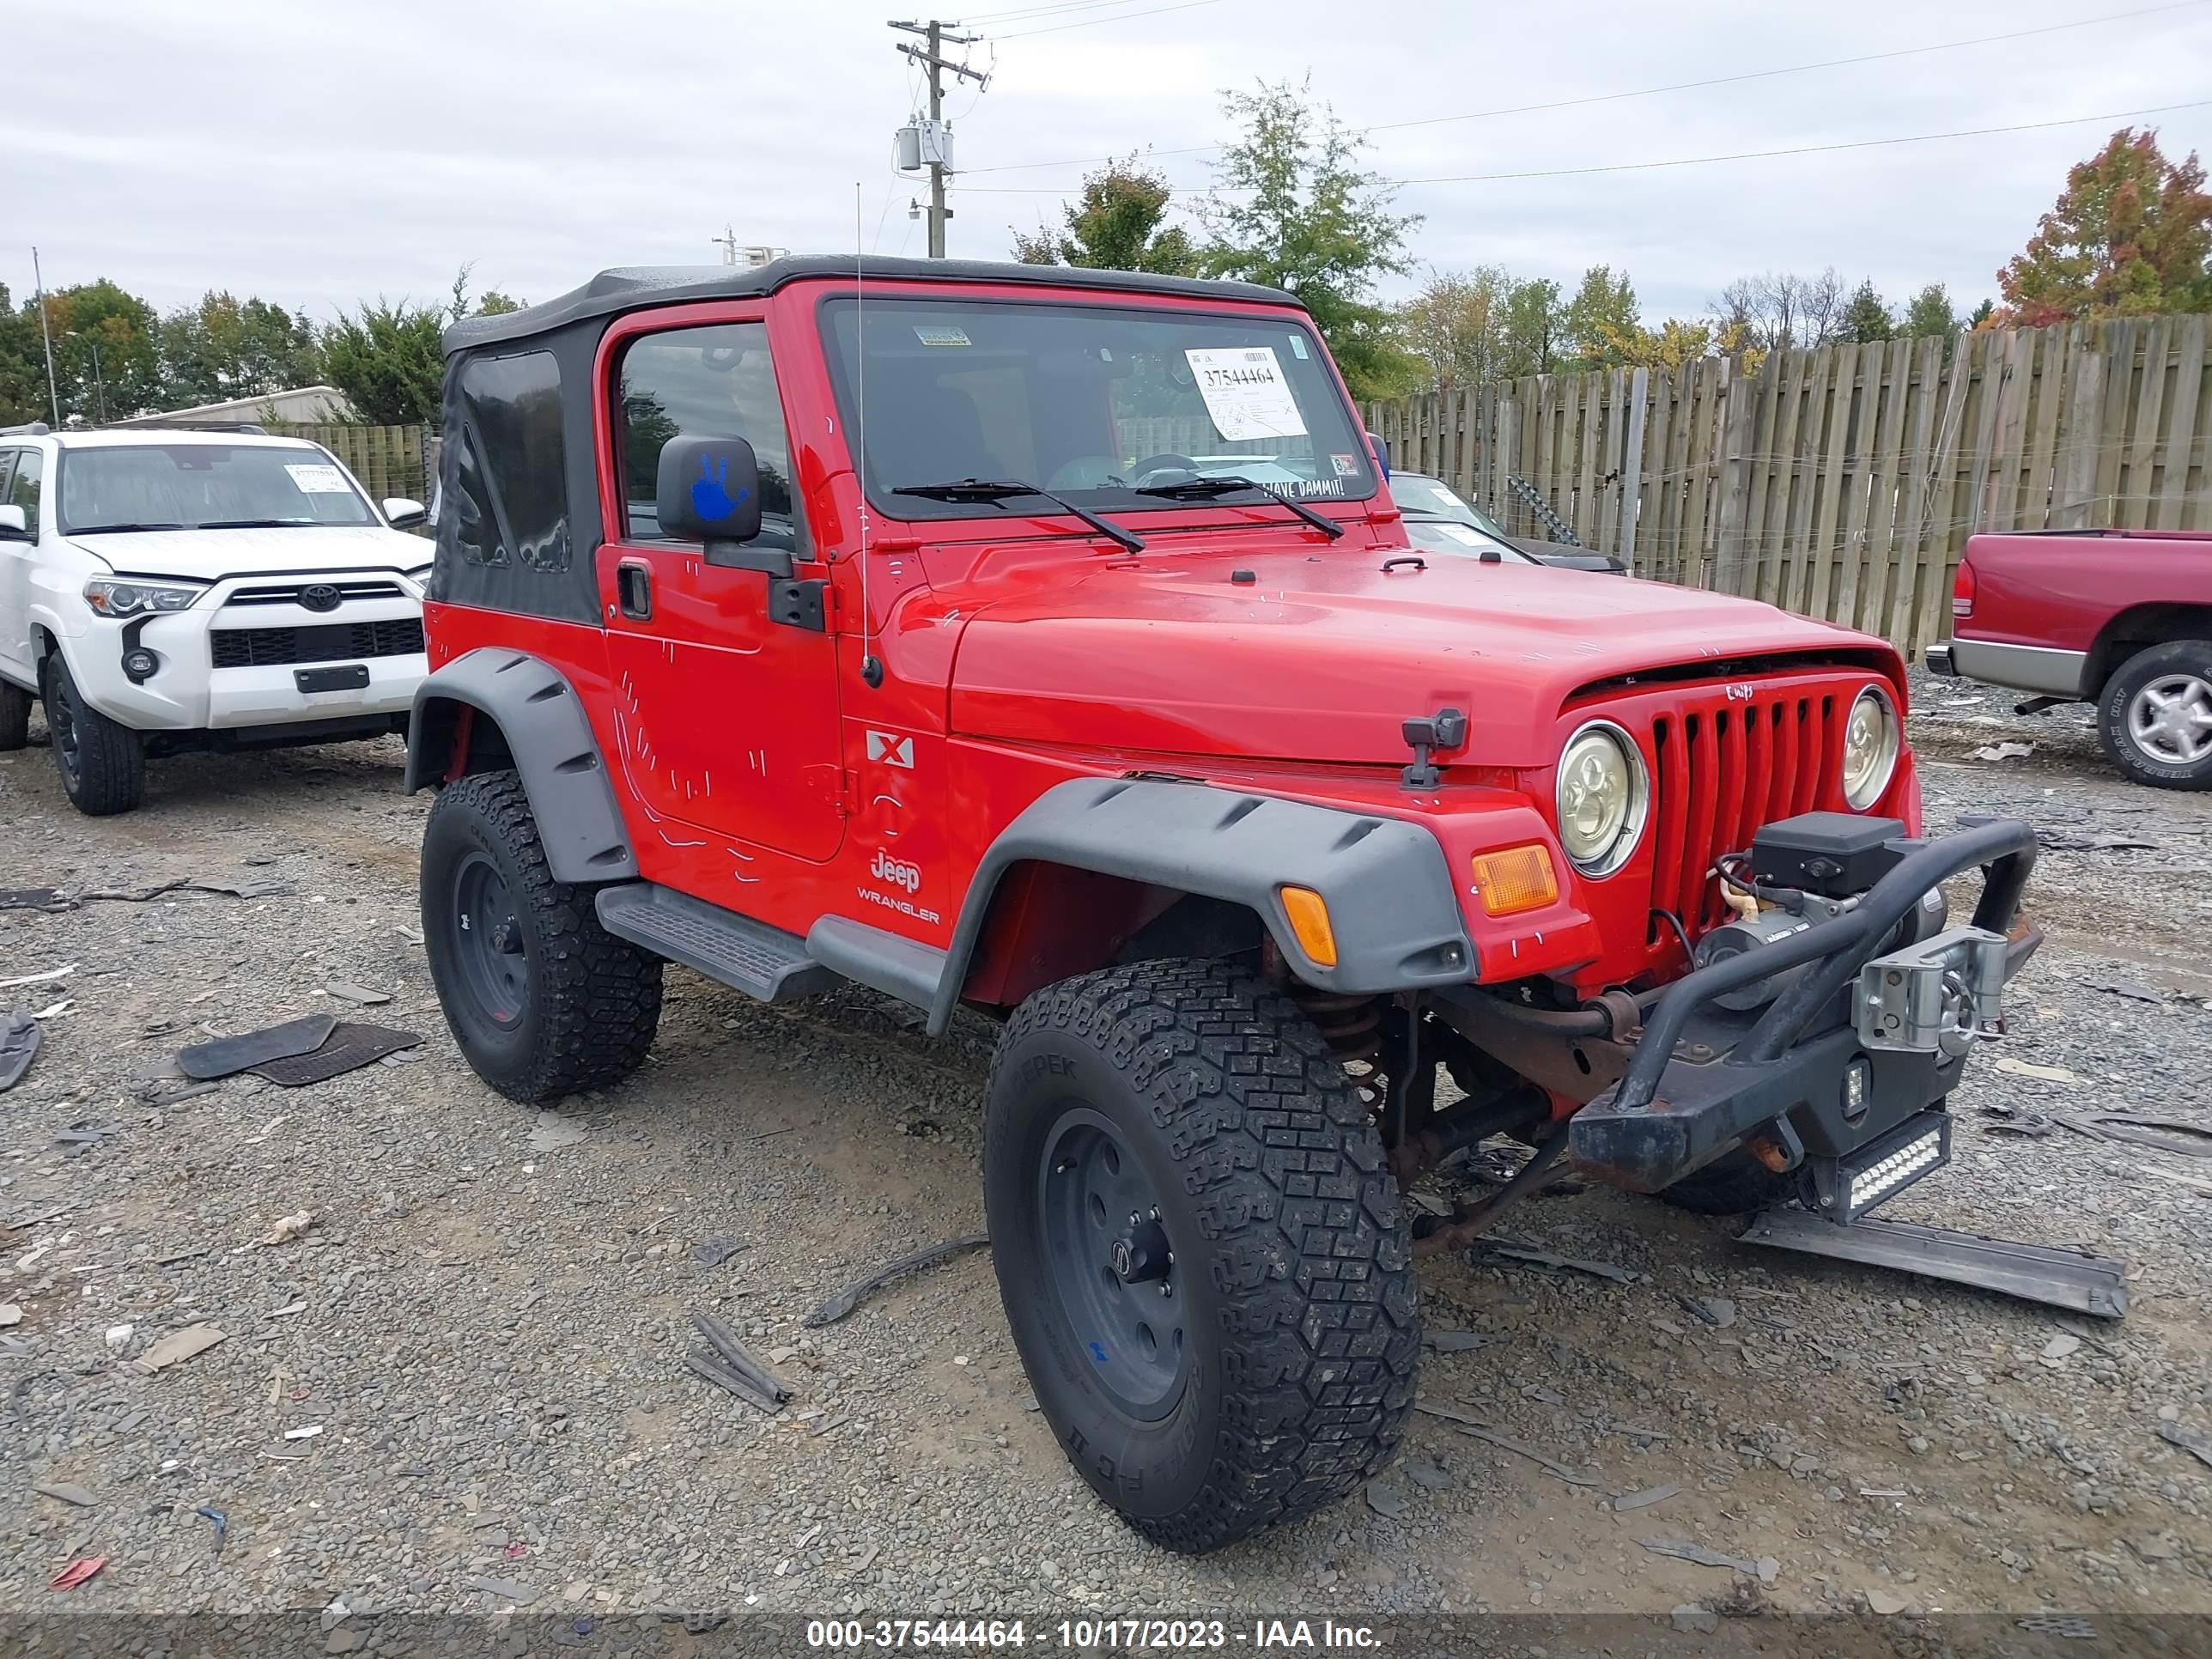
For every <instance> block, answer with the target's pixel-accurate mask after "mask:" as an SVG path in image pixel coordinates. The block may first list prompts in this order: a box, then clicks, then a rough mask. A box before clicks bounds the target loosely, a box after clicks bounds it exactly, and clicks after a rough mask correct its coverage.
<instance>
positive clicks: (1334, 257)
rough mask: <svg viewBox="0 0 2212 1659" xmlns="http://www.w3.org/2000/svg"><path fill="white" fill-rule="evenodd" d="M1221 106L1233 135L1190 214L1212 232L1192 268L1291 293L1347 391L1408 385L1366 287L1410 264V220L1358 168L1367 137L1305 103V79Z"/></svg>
mask: <svg viewBox="0 0 2212 1659" xmlns="http://www.w3.org/2000/svg"><path fill="white" fill-rule="evenodd" d="M1222 108H1223V111H1224V112H1225V113H1226V114H1227V115H1228V116H1229V118H1231V120H1232V121H1234V122H1236V123H1237V125H1238V127H1239V128H1240V129H1241V130H1242V131H1241V133H1240V136H1239V137H1237V140H1236V142H1235V143H1231V144H1230V145H1229V146H1228V148H1227V149H1226V150H1225V153H1224V155H1223V156H1222V159H1221V161H1220V162H1219V163H1218V166H1217V168H1216V172H1217V173H1218V180H1217V188H1216V190H1215V191H1214V193H1213V194H1212V196H1210V197H1207V199H1206V201H1205V202H1204V203H1203V204H1201V205H1200V208H1199V210H1198V211H1199V218H1200V222H1201V223H1202V224H1203V225H1204V227H1205V228H1206V232H1207V234H1208V235H1209V236H1210V237H1211V240H1210V241H1209V242H1208V243H1207V245H1206V247H1204V248H1203V249H1202V250H1200V254H1199V261H1200V270H1203V271H1204V272H1205V274H1206V275H1207V276H1233V277H1238V278H1242V279H1243V281H1246V282H1251V283H1266V284H1267V285H1268V286H1270V287H1273V288H1279V289H1286V290H1288V291H1289V292H1290V293H1291V294H1293V295H1297V298H1298V300H1299V301H1300V302H1301V303H1303V304H1304V306H1305V307H1306V309H1307V310H1309V311H1310V312H1311V313H1313V318H1314V321H1315V322H1316V323H1317V324H1318V325H1320V327H1321V331H1322V334H1323V335H1324V336H1326V337H1327V338H1328V344H1329V349H1330V351H1331V352H1332V353H1334V356H1335V357H1336V361H1337V366H1338V367H1339V368H1341V369H1342V370H1343V371H1344V378H1345V380H1346V383H1347V384H1348V385H1349V386H1351V388H1352V395H1353V396H1355V397H1357V398H1380V397H1389V396H1390V395H1392V394H1393V393H1395V392H1399V391H1401V390H1403V389H1405V388H1407V386H1411V385H1412V384H1413V382H1414V381H1415V380H1417V379H1418V377H1419V364H1418V362H1417V361H1416V360H1415V359H1414V358H1413V356H1412V354H1411V353H1409V352H1408V351H1407V350H1406V349H1405V348H1404V347H1403V346H1402V345H1401V344H1400V343H1399V342H1398V339H1397V337H1396V334H1395V330H1394V328H1393V325H1392V323H1393V319H1392V317H1391V314H1390V313H1389V311H1388V310H1386V309H1385V308H1384V307H1383V306H1381V305H1379V304H1378V303H1376V299H1375V286H1376V282H1377V280H1378V279H1379V278H1381V277H1383V276H1395V275H1399V274H1401V273H1403V272H1404V271H1406V270H1408V269H1409V268H1410V266H1411V261H1410V259H1409V258H1407V252H1406V238H1407V234H1408V233H1409V232H1410V231H1412V230H1413V228H1414V227H1415V226H1417V225H1419V223H1420V217H1419V215H1417V214H1400V213H1395V212H1393V211H1392V210H1391V206H1390V204H1391V201H1392V198H1393V197H1394V195H1395V191H1394V189H1393V187H1392V186H1391V185H1389V183H1388V182H1387V181H1386V180H1385V179H1383V178H1382V177H1381V176H1380V175H1379V174H1377V173H1370V172H1365V171H1363V170H1362V169H1361V168H1360V167H1359V166H1358V155H1359V152H1360V150H1361V149H1364V147H1365V143H1366V141H1365V140H1364V139H1363V138H1361V137H1359V136H1358V135H1357V134H1355V133H1352V132H1348V131H1346V130H1345V128H1344V126H1343V125H1341V124H1340V122H1339V121H1338V120H1337V118H1336V117H1335V115H1334V113H1333V112H1331V111H1330V110H1329V109H1328V106H1326V105H1323V106H1320V107H1318V108H1316V106H1315V105H1314V103H1313V102H1312V100H1311V98H1310V93H1309V91H1308V88H1307V86H1306V84H1305V83H1304V82H1301V83H1299V84H1297V85H1296V86H1293V85H1291V83H1290V82H1279V83H1270V82H1264V81H1263V82H1260V84H1259V89H1258V90H1257V91H1255V92H1227V93H1224V94H1222Z"/></svg>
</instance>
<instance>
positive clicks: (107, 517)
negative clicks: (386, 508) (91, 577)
mask: <svg viewBox="0 0 2212 1659" xmlns="http://www.w3.org/2000/svg"><path fill="white" fill-rule="evenodd" d="M60 494H61V515H62V529H63V531H64V533H66V534H70V535H77V536H84V535H90V534H93V533H94V532H99V531H101V530H107V529H120V528H125V527H128V528H131V529H144V530H199V529H205V528H210V527H212V526H223V525H244V526H262V525H283V526H290V525H362V524H374V523H375V522H376V521H377V520H376V515H375V513H374V512H373V511H372V510H371V509H370V507H369V505H368V502H367V501H364V500H362V495H361V492H360V491H359V490H357V489H355V488H354V486H353V483H352V481H351V480H350V479H349V478H348V477H346V475H345V470H344V469H343V467H341V466H339V465H337V463H335V462H334V461H332V460H331V458H330V457H329V456H328V455H326V454H325V453H323V452H322V451H321V450H319V449H311V448H309V447H307V446H306V445H301V446H300V447H296V448H295V447H292V446H290V445H283V444H131V445H129V446H127V447H125V446H114V447H110V446H107V445H101V446H100V447H96V448H95V447H86V448H83V449H68V450H64V452H63V453H62V461H61V489H60Z"/></svg>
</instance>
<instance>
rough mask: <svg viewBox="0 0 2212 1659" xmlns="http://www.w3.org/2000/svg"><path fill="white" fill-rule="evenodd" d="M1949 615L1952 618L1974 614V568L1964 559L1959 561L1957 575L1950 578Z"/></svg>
mask: <svg viewBox="0 0 2212 1659" xmlns="http://www.w3.org/2000/svg"><path fill="white" fill-rule="evenodd" d="M1951 614H1952V615H1953V616H1954V617H1971V616H1972V615H1973V614H1974V567H1973V566H1972V565H1970V564H1968V563H1967V562H1966V561H1965V560H1964V559H1961V560H1960V561H1959V574H1957V575H1955V576H1954V577H1952V578H1951Z"/></svg>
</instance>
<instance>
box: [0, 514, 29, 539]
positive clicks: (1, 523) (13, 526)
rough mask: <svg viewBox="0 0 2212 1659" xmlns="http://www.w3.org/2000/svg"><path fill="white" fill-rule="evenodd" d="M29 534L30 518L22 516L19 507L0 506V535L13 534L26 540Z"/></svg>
mask: <svg viewBox="0 0 2212 1659" xmlns="http://www.w3.org/2000/svg"><path fill="white" fill-rule="evenodd" d="M30 534H31V525H30V520H27V519H26V518H25V517H24V516H23V509H22V508H21V507H0V536H13V537H15V538H19V539H21V540H28V539H29V538H30Z"/></svg>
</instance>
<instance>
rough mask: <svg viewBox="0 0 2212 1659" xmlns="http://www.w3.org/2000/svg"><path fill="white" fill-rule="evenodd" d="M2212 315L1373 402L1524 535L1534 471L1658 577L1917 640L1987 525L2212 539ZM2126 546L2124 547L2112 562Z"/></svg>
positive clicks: (1408, 449)
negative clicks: (1966, 550)
mask: <svg viewBox="0 0 2212 1659" xmlns="http://www.w3.org/2000/svg"><path fill="white" fill-rule="evenodd" d="M2208 320H2212V319H2206V318H2204V317H2202V316H2197V317H2162V318H2157V319H2140V320H2130V321H2125V322H2108V323H2087V324H2084V323H2077V324H2073V325H2067V326H2063V327H2058V328H2047V329H2015V330H2005V331H1994V332H1989V333H1982V334H1967V335H1951V336H1931V337H1928V338H1924V339H1917V340H1887V341H1878V342H1875V343H1870V344H1866V345H1833V346H1824V347H1820V348H1819V349H1812V350H1799V351H1780V352H1775V353H1772V354H1771V355H1770V356H1767V357H1766V359H1765V362H1762V363H1761V364H1760V365H1759V368H1758V369H1757V371H1756V372H1755V373H1753V372H1747V370H1746V368H1745V367H1744V365H1743V363H1742V362H1741V361H1740V360H1738V359H1735V358H1719V357H1709V358H1703V359H1699V360H1698V361H1696V362H1691V363H1689V364H1686V366H1685V367H1684V368H1681V369H1680V370H1679V371H1673V372H1670V371H1668V370H1665V369H1642V368H1638V369H1600V370H1595V371H1592V372H1589V373H1584V374H1542V375H1531V376H1528V377H1527V378H1524V379H1522V380H1513V381H1504V382H1498V383H1495V384H1492V385H1486V386H1474V387H1467V388H1460V389H1456V390H1454V391H1450V392H1430V393H1427V394H1425V395H1423V396H1420V397H1417V398H1409V399H1406V400H1403V401H1400V402H1395V403H1387V404H1375V405H1373V406H1371V407H1370V410H1369V411H1368V420H1369V424H1370V426H1372V427H1373V428H1374V429H1375V431H1376V434H1377V435H1380V436H1381V437H1382V438H1383V440H1384V441H1386V442H1387V443H1388V444H1389V447H1390V462H1391V465H1393V466H1395V467H1401V468H1403V469H1405V470H1407V471H1420V472H1433V473H1437V474H1438V475H1440V476H1442V477H1445V478H1447V479H1449V481H1450V482H1451V483H1453V484H1454V485H1455V486H1456V487H1457V488H1458V489H1461V490H1462V492H1463V493H1465V494H1468V495H1472V496H1474V497H1475V498H1477V499H1478V500H1479V501H1480V503H1481V504H1482V506H1483V507H1485V508H1486V510H1487V511H1488V512H1489V513H1491V514H1492V516H1493V517H1495V518H1497V519H1498V520H1501V521H1502V522H1503V523H1504V526H1505V527H1506V528H1507V529H1508V530H1509V531H1510V532H1512V533H1513V534H1515V535H1522V536H1541V535H1542V534H1543V533H1544V532H1543V531H1542V530H1541V527H1539V526H1537V525H1536V523H1535V520H1534V515H1533V513H1531V512H1530V511H1529V509H1528V507H1525V506H1523V505H1522V503H1520V502H1519V501H1516V499H1515V496H1514V494H1513V492H1512V491H1511V490H1510V489H1509V487H1508V485H1507V482H1506V481H1507V479H1508V478H1510V477H1522V478H1525V479H1527V480H1528V482H1529V483H1531V484H1533V485H1534V487H1535V489H1537V490H1538V491H1539V492H1540V493H1541V495H1544V496H1545V497H1546V498H1547V499H1548V500H1549V501H1550V502H1551V504H1552V506H1553V507H1554V508H1555V509H1556V510H1557V511H1558V512H1559V514H1560V515H1561V516H1562V517H1563V518H1565V520H1566V521H1567V522H1568V523H1569V524H1571V525H1572V526H1574V529H1575V532H1576V534H1577V536H1579V537H1580V538H1581V539H1582V541H1583V544H1585V545H1586V546H1589V547H1592V548H1597V549H1601V550H1605V551H1607V552H1610V553H1613V554H1616V555H1618V556H1620V557H1621V558H1622V559H1624V560H1626V562H1628V563H1629V564H1630V565H1631V567H1632V568H1633V569H1634V570H1635V572H1636V574H1638V575H1640V576H1651V577H1656V578H1659V579H1662V580H1668V581H1676V582H1683V583H1687V584H1691V585H1692V586H1701V587H1711V588H1715V589H1718V590H1720V591H1722V592H1729V593H1739V594H1743V595H1746V596H1748V597H1752V598H1757V599H1765V600H1769V601H1771V602H1772V603H1774V604H1777V605H1784V606H1785V607H1787V608H1788V609H1790V610H1792V611H1802V612H1803V613H1805V614H1807V615H1809V616H1815V617H1826V618H1828V619H1829V620H1831V621H1834V622H1840V623H1849V624H1851V625H1853V626H1855V627H1858V628H1863V629H1866V630H1868V631H1869V632H1870V633H1875V634H1881V635H1887V637H1888V638H1889V639H1890V640H1891V641H1893V642H1894V643H1895V644H1897V645H1898V646H1899V647H1902V648H1904V649H1905V650H1907V651H1911V652H1917V651H1918V650H1919V649H1920V647H1923V645H1926V644H1927V643H1929V641H1933V640H1937V639H1941V638H1942V637H1943V636H1944V635H1945V634H1946V633H1948V630H1949V623H1950V605H1949V604H1948V599H1949V594H1950V591H1951V573H1952V571H1953V569H1954V568H1955V567H1956V565H1957V563H1958V558H1959V552H1960V549H1961V548H1962V547H1963V546H1964V545H1965V543H1966V538H1967V537H1968V536H1969V535H1971V534H1972V533H1973V532H1976V531H1979V530H2043V529H2089V528H2102V527H2106V526H2122V527H2127V528H2136V529H2142V528H2149V529H2160V530H2184V529H2186V530H2212V465H2208V453H2212V354H2209V353H2208V344H2207V324H2208ZM2110 556H2113V557H2123V556H2124V550H2122V549H2121V548H2120V547H2118V546H2117V545H2116V546H2115V547H2114V549H2113V550H2112V553H2111V555H2110Z"/></svg>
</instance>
